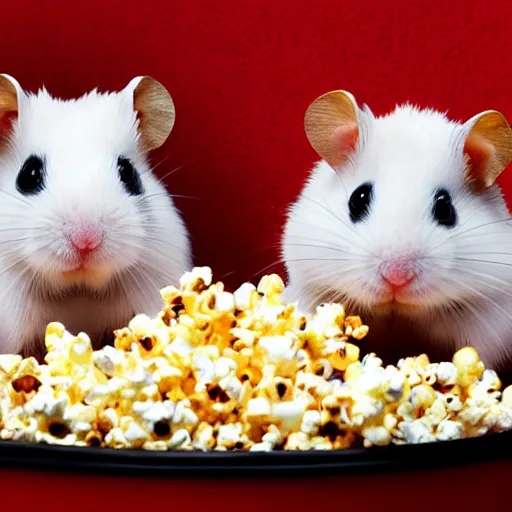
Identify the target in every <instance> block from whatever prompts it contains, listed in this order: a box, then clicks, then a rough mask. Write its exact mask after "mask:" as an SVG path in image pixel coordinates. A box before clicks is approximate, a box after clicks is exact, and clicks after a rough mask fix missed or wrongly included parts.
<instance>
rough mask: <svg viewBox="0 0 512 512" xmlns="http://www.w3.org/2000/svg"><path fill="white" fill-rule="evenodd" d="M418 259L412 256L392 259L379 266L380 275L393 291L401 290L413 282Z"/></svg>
mask: <svg viewBox="0 0 512 512" xmlns="http://www.w3.org/2000/svg"><path fill="white" fill-rule="evenodd" d="M417 263H418V258H417V257H416V256H414V255H410V256H402V257H399V258H392V259H389V260H386V261H384V262H383V263H382V264H381V266H380V275H381V277H382V279H383V280H384V281H385V282H386V283H387V284H388V285H389V287H390V288H391V289H392V290H393V291H398V290H401V289H403V288H405V287H407V286H408V285H409V284H410V283H412V282H413V281H414V279H415V278H416V274H417Z"/></svg>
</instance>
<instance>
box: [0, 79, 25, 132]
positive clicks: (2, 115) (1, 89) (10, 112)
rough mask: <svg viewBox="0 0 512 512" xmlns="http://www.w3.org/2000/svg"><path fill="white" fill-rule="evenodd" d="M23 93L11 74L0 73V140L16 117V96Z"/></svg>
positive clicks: (17, 110)
mask: <svg viewBox="0 0 512 512" xmlns="http://www.w3.org/2000/svg"><path fill="white" fill-rule="evenodd" d="M21 94H23V90H22V89H21V86H20V84H19V83H18V82H17V81H16V79H14V78H13V77H12V76H9V75H5V74H0V140H3V139H4V137H5V136H6V135H7V134H8V133H9V131H10V130H11V126H12V122H13V121H14V120H15V119H16V118H17V117H18V112H19V107H18V97H19V96H20V95H21Z"/></svg>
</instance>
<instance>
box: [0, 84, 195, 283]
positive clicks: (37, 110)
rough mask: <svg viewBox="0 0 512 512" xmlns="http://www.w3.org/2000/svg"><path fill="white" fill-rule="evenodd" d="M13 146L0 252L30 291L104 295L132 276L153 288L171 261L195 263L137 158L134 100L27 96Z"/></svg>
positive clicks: (2, 181) (177, 222)
mask: <svg viewBox="0 0 512 512" xmlns="http://www.w3.org/2000/svg"><path fill="white" fill-rule="evenodd" d="M11 142H12V144H11V146H12V147H11V149H10V151H9V152H8V154H6V155H5V157H4V158H2V160H1V161H0V189H1V190H2V191H4V192H5V193H4V194H2V196H3V197H2V201H3V203H4V204H3V205H2V206H1V207H0V208H1V211H2V214H1V218H2V220H1V221H0V223H1V224H2V226H3V227H4V230H3V232H4V234H3V237H4V240H3V246H2V250H3V252H4V255H5V256H6V257H7V258H8V260H9V263H10V265H11V266H12V268H16V270H18V271H19V273H21V274H24V275H25V276H29V278H30V280H31V283H32V284H33V286H38V284H42V285H44V286H42V287H43V288H44V289H45V290H46V291H48V290H53V291H54V292H55V293H61V292H63V291H65V290H66V289H69V288H77V287H78V288H84V289H89V290H94V291H95V292H97V291H100V290H102V289H106V288H108V286H109V284H111V283H112V282H113V281H115V280H116V279H118V278H120V277H122V276H123V275H129V274H131V273H132V272H133V271H134V270H135V271H137V272H138V273H139V274H140V275H139V277H140V278H142V279H144V278H146V277H147V278H148V280H150V281H151V279H153V278H155V272H154V271H152V269H162V268H165V267H166V266H168V267H172V261H173V253H178V254H180V261H181V262H185V261H186V262H188V245H187V244H188V239H187V237H186V234H185V230H184V227H183V224H182V222H181V219H180V218H179V216H178V213H177V212H176V211H175V209H174V206H173V202H172V199H171V198H170V197H169V196H168V194H167V193H166V191H165V189H164V188H163V186H162V185H161V184H160V183H159V182H158V180H157V179H156V178H155V177H154V176H153V175H152V173H151V170H150V168H149V165H148V163H147V161H146V159H145V157H144V156H143V155H141V154H140V152H139V151H138V150H137V116H136V112H135V111H134V109H133V97H131V96H129V95H128V94H124V93H123V92H121V93H112V94H99V93H97V92H96V91H93V92H91V93H90V94H88V95H85V96H84V97H82V98H80V99H78V100H71V101H61V100H58V99H54V98H52V97H51V96H50V95H49V94H48V93H47V92H46V91H44V90H43V91H40V92H39V93H38V94H37V95H27V96H25V97H23V98H22V99H20V116H19V120H18V121H16V122H15V124H14V126H13V132H12V136H11ZM173 235H175V236H173ZM173 240H174V243H175V244H176V245H173V242H172V241H173ZM164 262H167V265H166V264H165V263H164ZM183 266H184V265H181V264H180V265H179V266H178V267H179V268H177V269H176V273H177V274H178V275H177V276H176V277H178V276H179V274H180V273H181V272H182V271H183ZM156 277H158V276H156ZM160 277H161V276H160ZM155 284H156V283H155ZM158 285H160V286H161V285H162V284H161V283H160V282H159V283H158Z"/></svg>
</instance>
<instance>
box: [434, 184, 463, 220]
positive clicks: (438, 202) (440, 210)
mask: <svg viewBox="0 0 512 512" xmlns="http://www.w3.org/2000/svg"><path fill="white" fill-rule="evenodd" d="M432 216H433V217H434V220H435V221H436V222H437V223H438V224H439V225H440V226H446V227H447V228H453V226H455V224H457V212H456V211H455V208H454V206H453V203H452V198H451V197H450V194H449V193H448V191H447V190H445V189H444V188H441V189H439V190H437V191H436V193H435V194H434V201H433V204H432Z"/></svg>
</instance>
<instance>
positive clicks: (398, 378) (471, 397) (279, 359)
mask: <svg viewBox="0 0 512 512" xmlns="http://www.w3.org/2000/svg"><path fill="white" fill-rule="evenodd" d="M283 290H284V284H283V281H282V280H281V279H280V278H279V277H278V276H277V275H269V276H264V277H263V278H262V279H261V280H260V282H259V283H258V285H257V286H255V285H253V284H250V283H244V284H242V285H241V286H240V287H239V288H238V289H237V290H235V291H234V293H230V292H229V291H227V290H226V289H225V288H224V285H223V284H222V283H220V282H218V283H214V282H213V278H212V271H211V269H210V268H208V267H198V268H194V269H193V270H192V271H190V272H187V273H186V274H184V275H183V276H182V278H181V280H180V284H179V287H175V286H167V287H165V288H163V289H162V290H160V295H161V297H162V300H163V305H162V310H161V311H160V313H159V314H158V315H157V316H156V317H154V318H150V317H148V316H147V315H142V314H139V315H136V316H134V317H133V319H132V320H131V321H130V322H129V323H128V325H127V326H126V327H124V328H122V329H118V330H117V331H115V332H114V334H115V342H114V346H107V347H104V348H102V349H101V350H97V351H94V350H93V349H92V346H91V342H90V339H89V337H88V336H87V335H86V334H85V333H79V334H78V335H77V336H73V335H72V334H70V333H69V332H68V331H67V330H66V328H65V326H64V325H62V324H60V323H58V322H53V323H50V324H49V325H48V327H47V330H46V338H45V341H46V348H47V355H46V357H45V364H38V363H37V361H36V360H35V359H34V358H27V359H23V358H22V357H21V356H17V355H0V439H3V440H14V441H29V442H41V443H50V444H61V445H75V446H84V447H87V446H96V447H111V448H115V449H126V448H139V449H143V450H152V451H165V450H200V451H214V450H216V451H227V450H247V451H272V450H340V449H345V448H349V447H351V446H355V445H358V446H360V445H361V444H362V445H363V446H366V447H370V446H383V445H389V444H405V443H423V442H433V441H437V440H451V439H460V438H464V437H472V436H477V435H483V434H486V433H488V432H489V433H490V432H501V431H504V430H508V429H512V387H510V386H509V387H508V388H506V389H505V390H502V389H501V388H502V384H501V381H500V379H499V376H498V375H497V374H496V372H494V371H492V370H489V369H485V367H484V365H483V363H482V362H481V361H480V358H479V355H478V353H477V352H476V351H475V350H474V349H473V348H471V347H465V348H463V349H462V350H460V351H458V352H457V353H456V354H455V355H454V357H453V361H451V362H441V363H431V362H430V361H429V359H428V357H427V356H426V355H425V354H421V355H419V356H418V357H407V358H404V359H401V360H400V361H399V362H398V363H397V365H396V366H392V365H388V366H384V365H383V362H382V360H381V359H380V358H379V357H378V356H377V355H376V354H368V355H366V356H365V357H364V358H363V359H362V360H361V359H360V349H359V346H358V342H359V341H360V340H361V339H363V338H364V337H365V336H366V335H367V333H368V326H366V325H365V324H364V323H363V321H362V320H361V318H360V317H359V316H354V315H352V316H347V315H346V312H345V309H344V307H343V305H341V304H323V305H320V306H318V308H317V309H316V312H315V314H313V315H302V314H300V313H299V312H298V311H297V310H296V308H295V305H294V304H286V303H285V302H284V301H283V299H282V297H281V294H282V292H283Z"/></svg>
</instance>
